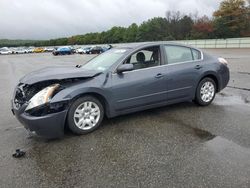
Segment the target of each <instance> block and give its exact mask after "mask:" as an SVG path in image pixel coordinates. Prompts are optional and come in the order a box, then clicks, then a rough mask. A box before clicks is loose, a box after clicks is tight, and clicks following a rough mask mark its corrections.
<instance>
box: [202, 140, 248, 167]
mask: <svg viewBox="0 0 250 188" xmlns="http://www.w3.org/2000/svg"><path fill="white" fill-rule="evenodd" d="M205 147H206V148H207V149H208V150H209V151H211V152H213V153H214V154H216V155H217V156H218V157H220V158H221V159H223V160H224V159H226V160H227V161H230V162H239V163H238V165H239V164H241V165H242V166H245V165H247V166H249V165H250V150H249V148H246V147H243V146H241V145H238V144H237V143H235V142H233V141H231V140H227V139H226V138H223V137H221V136H217V137H215V138H214V139H212V140H210V141H207V142H206V143H205Z"/></svg>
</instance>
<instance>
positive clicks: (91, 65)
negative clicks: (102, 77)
mask: <svg viewBox="0 0 250 188" xmlns="http://www.w3.org/2000/svg"><path fill="white" fill-rule="evenodd" d="M126 51H127V50H126V49H111V50H108V51H106V52H105V53H103V54H101V55H99V56H97V57H95V58H93V59H91V60H90V61H89V62H88V63H86V64H84V65H82V68H84V69H89V70H100V71H105V70H107V69H108V68H109V67H110V66H112V65H113V64H114V63H115V62H116V61H117V60H118V59H120V58H121V57H122V56H123V55H124V54H125V52H126Z"/></svg>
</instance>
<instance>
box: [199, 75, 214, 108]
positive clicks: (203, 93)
mask: <svg viewBox="0 0 250 188" xmlns="http://www.w3.org/2000/svg"><path fill="white" fill-rule="evenodd" d="M215 94H216V84H215V81H214V80H213V79H212V78H208V77H206V78H204V79H202V80H201V81H200V83H199V85H198V87H197V89H196V96H195V102H196V103H197V104H198V105H201V106H207V105H209V104H211V102H212V101H213V100H214V97H215Z"/></svg>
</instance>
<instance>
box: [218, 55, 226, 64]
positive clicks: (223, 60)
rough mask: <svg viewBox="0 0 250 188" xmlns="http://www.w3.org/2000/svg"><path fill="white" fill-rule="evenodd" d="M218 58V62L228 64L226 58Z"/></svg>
mask: <svg viewBox="0 0 250 188" xmlns="http://www.w3.org/2000/svg"><path fill="white" fill-rule="evenodd" d="M218 60H219V62H220V63H222V64H224V65H227V64H228V62H227V60H225V59H224V58H222V57H219V58H218Z"/></svg>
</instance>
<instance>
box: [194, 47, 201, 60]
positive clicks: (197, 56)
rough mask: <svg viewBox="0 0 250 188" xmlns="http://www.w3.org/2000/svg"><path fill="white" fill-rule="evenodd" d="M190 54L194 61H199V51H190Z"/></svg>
mask: <svg viewBox="0 0 250 188" xmlns="http://www.w3.org/2000/svg"><path fill="white" fill-rule="evenodd" d="M192 53H193V57H194V60H199V59H201V52H200V51H198V50H196V49H192Z"/></svg>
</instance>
